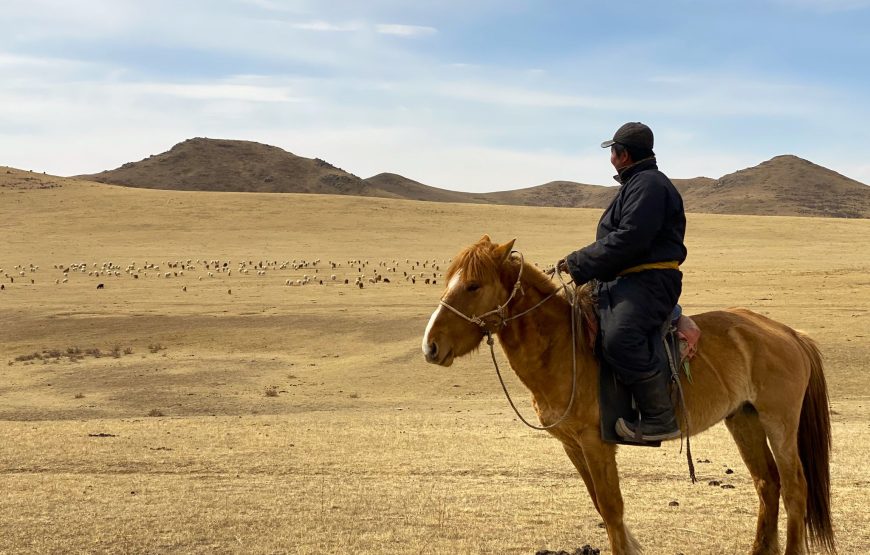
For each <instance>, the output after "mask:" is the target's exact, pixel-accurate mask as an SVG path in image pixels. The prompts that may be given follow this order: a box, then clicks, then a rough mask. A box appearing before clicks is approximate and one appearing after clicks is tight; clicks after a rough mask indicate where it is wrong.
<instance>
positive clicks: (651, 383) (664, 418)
mask: <svg viewBox="0 0 870 555" xmlns="http://www.w3.org/2000/svg"><path fill="white" fill-rule="evenodd" d="M670 383H671V376H670V372H668V371H666V369H661V370H659V371H658V372H657V373H656V374H655V375H653V376H651V377H649V378H646V379H643V380H640V381H638V382H635V383H634V384H632V385H630V386H629V387H628V388H629V389H630V390H631V394H632V395H633V396H634V400H635V402H636V403H637V408H638V410H639V411H640V415H641V416H640V423H639V425H640V433H638V423H637V422H626V421H625V420H623V419H622V418H620V419H619V420H617V421H616V433H617V434H619V435H620V437H622V438H624V439H626V440H628V441H635V442H637V441H640V442H641V443H645V442H653V441H662V440H665V439H674V438H677V437H680V426H679V425H678V424H677V418H676V416H675V415H674V406H673V404H672V403H671V392H670Z"/></svg>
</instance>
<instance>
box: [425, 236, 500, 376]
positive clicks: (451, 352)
mask: <svg viewBox="0 0 870 555" xmlns="http://www.w3.org/2000/svg"><path fill="white" fill-rule="evenodd" d="M513 245H514V241H509V242H507V243H505V244H503V245H498V244H496V243H493V242H492V241H491V240H490V238H489V235H484V236H483V237H481V238H480V240H479V241H478V242H477V243H475V244H473V245H471V246H470V247H468V248H466V249H464V250H463V251H462V252H460V253H459V255H457V256H456V258H454V259H453V263H452V264H451V265H450V268H449V269H448V270H447V276H446V277H447V289H446V290H445V291H444V294H443V295H442V296H441V301H443V304H441V303H439V305H438V308H436V309H435V312H433V313H432V317H431V318H429V324H428V325H427V326H426V331H425V332H424V333H423V355H424V356H425V357H426V361H427V362H431V363H433V364H440V365H441V366H450V365H451V364H453V359H454V358H456V357H460V356H462V355H465V354H468V353H469V352H471V351H473V350H474V349H475V348H477V346H478V345H480V342H481V340H482V339H483V337H484V335H485V334H484V329H483V327H481V326H480V325H478V324H475V323H474V322H471V321H469V318H473V317H475V316H479V315H483V314H486V313H487V312H490V311H492V310H493V309H494V308H496V307H497V306H499V305H501V304H503V303H504V302H505V301H506V300H507V299H508V296H509V294H510V290H509V286H508V287H506V285H505V276H504V273H505V270H506V266H507V264H506V262H507V261H508V259H509V258H510V254H511V248H512V247H513ZM514 279H515V277H514ZM510 285H513V282H512V281H511V283H510ZM444 304H447V305H449V307H450V308H452V309H453V310H450V308H448V307H445V306H444ZM454 311H456V312H454ZM457 312H459V313H462V314H463V315H465V316H466V318H463V317H462V316H460V315H459V314H457Z"/></svg>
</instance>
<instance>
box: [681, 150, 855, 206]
mask: <svg viewBox="0 0 870 555" xmlns="http://www.w3.org/2000/svg"><path fill="white" fill-rule="evenodd" d="M681 192H682V195H683V200H684V202H685V204H686V208H687V210H690V211H692V212H705V213H711V214H749V215H760V216H765V215H767V216H772V215H775V216H827V217H835V218H870V187H868V186H867V185H864V184H863V183H860V182H858V181H855V180H854V179H849V178H848V177H846V176H843V175H840V174H839V173H837V172H835V171H832V170H829V169H827V168H824V167H822V166H818V165H816V164H813V163H812V162H809V161H807V160H804V159H802V158H798V157H797V156H791V155H785V156H776V157H774V158H771V159H770V160H768V161H766V162H762V163H761V164H759V165H757V166H753V167H751V168H746V169H743V170H740V171H737V172H734V173H730V174H728V175H725V176H722V177H720V178H719V179H716V180H707V181H700V182H694V183H691V184H690V185H689V186H688V187H685V188H684V190H682V191H681Z"/></svg>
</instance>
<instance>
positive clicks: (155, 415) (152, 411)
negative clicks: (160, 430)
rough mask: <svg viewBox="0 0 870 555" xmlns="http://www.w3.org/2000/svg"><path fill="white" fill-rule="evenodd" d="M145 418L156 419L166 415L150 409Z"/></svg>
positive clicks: (158, 410)
mask: <svg viewBox="0 0 870 555" xmlns="http://www.w3.org/2000/svg"><path fill="white" fill-rule="evenodd" d="M146 416H153V417H158V416H166V415H165V414H163V411H161V410H160V409H151V410H149V411H148V414H147V415H146Z"/></svg>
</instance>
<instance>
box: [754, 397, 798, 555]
mask: <svg viewBox="0 0 870 555" xmlns="http://www.w3.org/2000/svg"><path fill="white" fill-rule="evenodd" d="M780 407H782V408H784V407H783V405H782V403H780ZM800 410H801V403H800V402H798V403H797V406H796V407H794V406H793V404H792V405H789V407H788V408H787V409H785V410H784V411H783V410H781V411H780V412H779V413H776V414H773V413H771V414H767V413H765V411H764V409H763V408H761V407H759V410H758V412H759V419H760V420H761V425H762V426H763V427H764V431H765V433H766V434H767V438H768V440H769V441H770V449H771V450H772V451H773V456H774V458H775V459H776V466H777V468H778V469H779V479H780V487H781V488H782V501H783V504H784V505H785V512H786V513H787V514H788V525H787V533H786V542H785V555H800V554H801V553H805V551H806V547H807V537H806V515H807V480H806V477H805V476H804V469H803V466H802V465H801V460H800V455H799V453H798V443H797V438H798V426H799V422H800Z"/></svg>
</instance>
